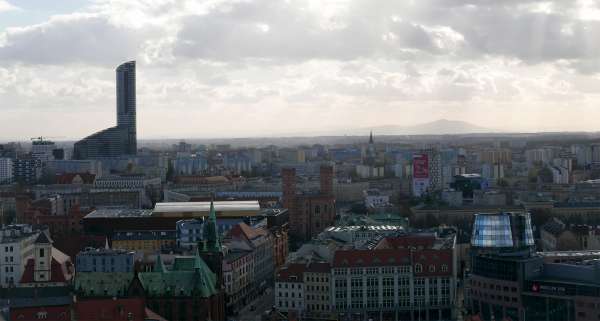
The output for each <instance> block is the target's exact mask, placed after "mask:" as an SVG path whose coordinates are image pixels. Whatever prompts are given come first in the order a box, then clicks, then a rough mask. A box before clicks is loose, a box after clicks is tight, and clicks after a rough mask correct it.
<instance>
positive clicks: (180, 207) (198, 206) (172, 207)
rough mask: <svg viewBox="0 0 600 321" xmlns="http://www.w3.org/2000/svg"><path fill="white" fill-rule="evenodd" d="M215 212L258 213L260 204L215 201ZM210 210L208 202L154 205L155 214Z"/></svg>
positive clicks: (254, 202) (256, 202) (255, 201)
mask: <svg viewBox="0 0 600 321" xmlns="http://www.w3.org/2000/svg"><path fill="white" fill-rule="evenodd" d="M214 205H215V211H217V212H228V211H260V204H259V203H258V201H257V200H253V201H215V202H214ZM209 210H210V202H172V203H156V205H155V206H154V212H156V213H180V212H207V213H208V211H209Z"/></svg>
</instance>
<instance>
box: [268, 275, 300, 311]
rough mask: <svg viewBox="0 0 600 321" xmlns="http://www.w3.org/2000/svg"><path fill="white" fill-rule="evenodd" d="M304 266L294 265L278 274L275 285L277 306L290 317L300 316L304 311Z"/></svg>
mask: <svg viewBox="0 0 600 321" xmlns="http://www.w3.org/2000/svg"><path fill="white" fill-rule="evenodd" d="M303 273H304V265H303V264H292V265H290V266H288V267H287V268H283V269H281V270H279V271H278V272H277V282H276V283H275V306H276V307H277V309H279V311H281V312H286V313H288V315H289V314H290V313H294V314H296V315H300V314H301V313H302V312H303V311H304V307H305V305H304V278H303Z"/></svg>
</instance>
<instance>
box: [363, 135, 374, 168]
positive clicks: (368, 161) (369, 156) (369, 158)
mask: <svg viewBox="0 0 600 321" xmlns="http://www.w3.org/2000/svg"><path fill="white" fill-rule="evenodd" d="M376 161H377V152H376V151H375V142H374V141H373V131H371V134H370V135H369V145H367V153H366V156H365V161H364V164H365V165H370V166H374V165H375V162H376Z"/></svg>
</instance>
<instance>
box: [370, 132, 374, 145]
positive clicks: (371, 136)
mask: <svg viewBox="0 0 600 321" xmlns="http://www.w3.org/2000/svg"><path fill="white" fill-rule="evenodd" d="M369 144H373V131H371V134H369Z"/></svg>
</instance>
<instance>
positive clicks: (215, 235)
mask: <svg viewBox="0 0 600 321" xmlns="http://www.w3.org/2000/svg"><path fill="white" fill-rule="evenodd" d="M204 238H205V239H206V243H207V247H208V251H211V252H220V251H221V242H220V241H219V229H218V228H217V214H216V212H215V205H214V202H213V201H212V200H211V201H210V212H209V214H208V220H206V221H205V222H204Z"/></svg>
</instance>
